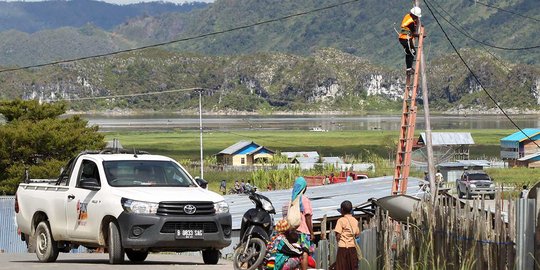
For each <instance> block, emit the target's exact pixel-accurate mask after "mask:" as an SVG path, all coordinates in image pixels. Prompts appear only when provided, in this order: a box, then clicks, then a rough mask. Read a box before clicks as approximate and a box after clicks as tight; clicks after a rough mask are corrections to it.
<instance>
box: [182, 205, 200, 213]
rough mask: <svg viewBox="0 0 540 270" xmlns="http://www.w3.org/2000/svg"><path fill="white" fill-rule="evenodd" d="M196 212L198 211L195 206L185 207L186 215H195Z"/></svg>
mask: <svg viewBox="0 0 540 270" xmlns="http://www.w3.org/2000/svg"><path fill="white" fill-rule="evenodd" d="M195 211H197V207H195V205H193V204H188V205H186V206H184V213H186V214H188V215H193V214H195Z"/></svg>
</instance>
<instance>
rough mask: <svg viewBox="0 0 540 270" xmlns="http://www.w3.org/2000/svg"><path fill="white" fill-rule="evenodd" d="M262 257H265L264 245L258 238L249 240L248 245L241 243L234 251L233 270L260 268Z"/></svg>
mask: <svg viewBox="0 0 540 270" xmlns="http://www.w3.org/2000/svg"><path fill="white" fill-rule="evenodd" d="M246 244H247V248H246ZM264 256H266V244H265V243H264V241H263V240H261V239H259V238H251V239H250V240H249V242H248V243H242V244H241V245H239V246H238V247H237V248H236V250H235V251H234V257H233V263H234V269H235V270H255V269H258V268H259V266H262V265H261V264H262V262H263V260H264Z"/></svg>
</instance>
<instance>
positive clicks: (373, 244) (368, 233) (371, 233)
mask: <svg viewBox="0 0 540 270" xmlns="http://www.w3.org/2000/svg"><path fill="white" fill-rule="evenodd" d="M359 246H360V250H362V255H363V256H364V260H361V261H359V262H358V269H379V268H378V267H377V231H376V229H375V228H371V229H367V230H363V231H362V233H360V243H359Z"/></svg>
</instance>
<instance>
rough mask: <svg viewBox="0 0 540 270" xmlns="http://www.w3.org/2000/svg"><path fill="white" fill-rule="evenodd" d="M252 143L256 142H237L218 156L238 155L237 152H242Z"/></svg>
mask: <svg viewBox="0 0 540 270" xmlns="http://www.w3.org/2000/svg"><path fill="white" fill-rule="evenodd" d="M252 143H254V142H252V141H239V142H237V143H235V144H233V145H231V146H229V147H227V148H225V149H223V150H222V151H221V152H219V153H218V155H219V154H226V155H231V154H234V153H236V151H238V150H240V149H242V148H244V147H246V146H248V145H250V144H252ZM257 147H258V146H257Z"/></svg>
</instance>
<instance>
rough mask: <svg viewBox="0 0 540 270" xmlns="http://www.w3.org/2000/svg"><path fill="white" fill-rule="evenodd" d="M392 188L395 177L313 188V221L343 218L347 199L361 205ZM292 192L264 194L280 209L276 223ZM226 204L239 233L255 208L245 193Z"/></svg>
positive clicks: (413, 181)
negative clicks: (249, 210)
mask: <svg viewBox="0 0 540 270" xmlns="http://www.w3.org/2000/svg"><path fill="white" fill-rule="evenodd" d="M419 180H420V179H418V178H410V179H409V182H408V191H409V193H410V194H416V193H417V192H418V191H419V188H418V182H419ZM391 187H392V177H391V176H385V177H378V178H370V179H366V180H358V181H354V182H349V183H340V184H333V185H326V186H318V187H310V188H308V189H307V191H306V196H308V198H310V200H311V205H312V207H313V219H320V218H322V217H323V215H325V214H326V215H327V216H337V215H339V213H338V212H337V209H338V208H339V205H340V204H341V202H343V201H344V200H349V201H351V202H352V203H353V205H359V204H362V203H365V202H367V201H368V200H369V199H371V198H381V197H385V196H388V195H390V193H391ZM291 192H292V190H291V189H287V190H275V191H266V192H261V194H263V195H264V196H266V197H268V198H269V199H270V200H271V201H272V204H273V205H274V207H275V208H276V215H275V219H276V220H278V219H281V218H282V207H283V206H284V205H287V204H288V203H289V201H290V199H291ZM225 201H227V203H228V204H229V208H230V211H231V215H232V227H233V230H239V229H240V223H241V220H242V216H243V215H244V213H245V212H246V211H247V210H248V209H250V208H252V207H254V205H253V203H252V202H251V201H250V200H249V198H248V196H247V195H243V194H233V195H226V196H225Z"/></svg>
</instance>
